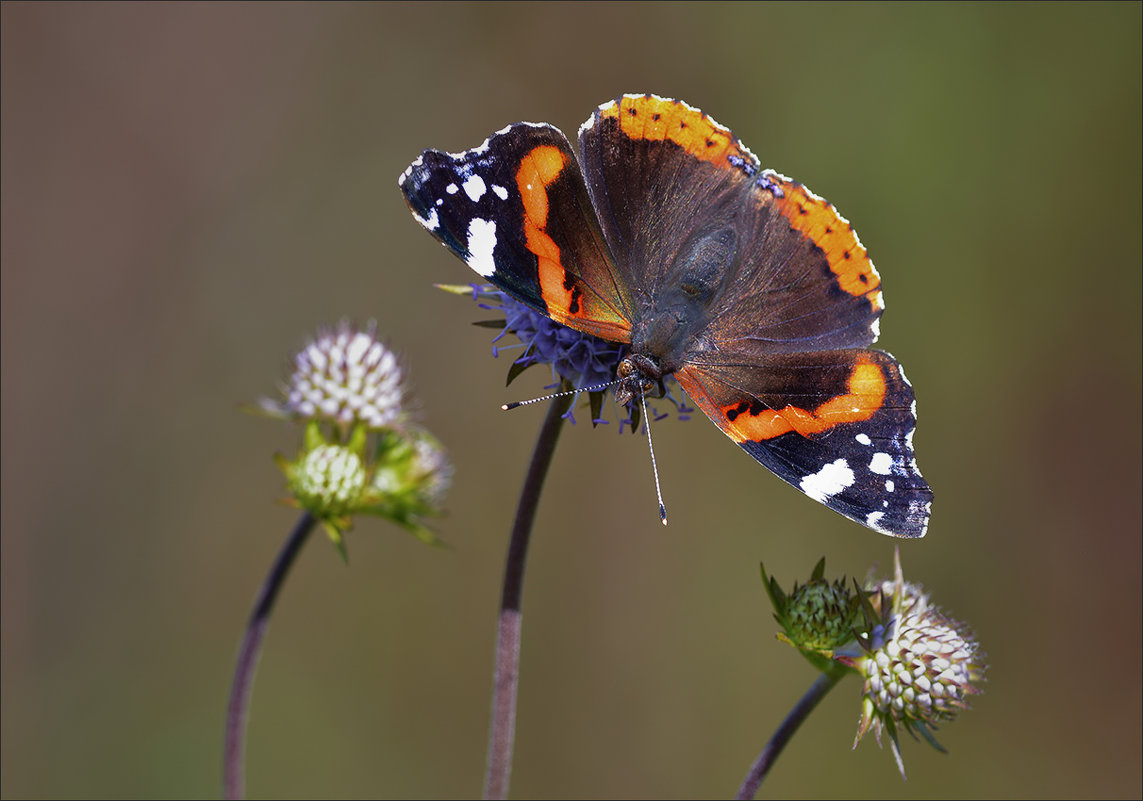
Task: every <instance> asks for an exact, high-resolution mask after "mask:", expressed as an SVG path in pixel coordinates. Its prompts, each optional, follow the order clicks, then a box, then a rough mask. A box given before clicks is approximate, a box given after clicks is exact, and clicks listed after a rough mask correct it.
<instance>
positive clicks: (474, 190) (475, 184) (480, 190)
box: [464, 175, 488, 203]
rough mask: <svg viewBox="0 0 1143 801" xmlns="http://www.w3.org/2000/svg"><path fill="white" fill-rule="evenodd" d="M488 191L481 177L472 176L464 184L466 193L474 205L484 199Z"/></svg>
mask: <svg viewBox="0 0 1143 801" xmlns="http://www.w3.org/2000/svg"><path fill="white" fill-rule="evenodd" d="M487 191H488V186H487V185H486V184H485V183H484V179H483V178H481V177H480V176H479V175H470V176H469V177H468V180H467V181H465V182H464V193H465V194H466V195H468V197H469V198H470V199H471V200H472V202H473V203H475V202H476V201H478V200H480V199H481V198H482V197H484V193H485V192H487Z"/></svg>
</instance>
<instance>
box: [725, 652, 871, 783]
mask: <svg viewBox="0 0 1143 801" xmlns="http://www.w3.org/2000/svg"><path fill="white" fill-rule="evenodd" d="M847 672H848V670H847V669H846V668H843V667H841V666H836V667H835V668H834V669H832V670H830V671H829V672H828V673H822V674H820V675H819V676H818V678H817V681H815V682H814V683H813V684H812V685H811V686H810V689H809V690H807V691H806V694H805V695H803V696H802V698H801V700H800V701H798V703H797V704H796V705H795V706H794V708H793V709H791V710H790V714H788V715H786V719H785V720H783V721H782V724H781V725H780V726H778V728H777V729H776V730H775V731H774V734H773V736H772V737H771V738H770V742H768V743H766V747H765V748H763V749H762V753H760V754H759V755H758V758H757V759H756V760H754V764H753V765H751V766H750V772H749V773H747V774H746V779H745V781H743V782H742V786H741V787H740V788H738V794H737V795H736V796H734V797H735V798H736V799H739V800H740V801H747V800H748V799H751V798H753V797H754V796H755V794H756V793H757V792H758V788H759V787H760V786H761V785H762V780H763V779H765V778H766V774H767V773H769V772H770V768H771V767H773V765H774V761H775V760H777V759H778V755H779V754H780V753H782V749H783V748H785V747H786V743H788V742H790V739H791V738H792V737H793V736H794V732H796V731H797V730H798V727H799V726H801V725H802V722H803V721H804V720H805V719H806V718H808V717H809V716H810V713H811V712H813V711H814V707H816V706H817V705H818V703H819V702H820V701H821V700H822V699H823V698H825V695H826V693H828V692H829V691H830V690H832V689H833V686H834V685H835V684H837V683H838V681H840V680H841V677H842V676H844V675H845V674H846V673H847Z"/></svg>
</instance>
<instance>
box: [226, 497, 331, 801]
mask: <svg viewBox="0 0 1143 801" xmlns="http://www.w3.org/2000/svg"><path fill="white" fill-rule="evenodd" d="M315 522H316V521H315V520H314V518H313V516H312V515H311V514H310V513H309V512H305V513H303V514H302V516H301V517H300V518H299V519H298V522H297V523H296V524H295V525H294V530H293V532H292V533H291V534H290V538H289V539H288V540H286V544H285V545H284V546H283V547H282V550H281V552H280V553H279V554H278V558H277V560H276V561H275V562H274V566H273V568H271V569H270V574H269V575H268V576H266V581H265V583H263V584H262V590H261V592H260V593H259V594H258V600H257V601H256V602H255V604H254V611H253V612H252V613H251V615H250V621H249V622H248V623H247V624H246V633H245V634H244V635H243V637H242V645H241V646H240V647H239V649H238V665H237V667H235V669H234V681H233V683H232V684H231V685H230V703H229V705H228V706H227V709H226V742H225V745H224V746H223V752H222V763H223V764H222V777H223V778H222V786H223V794H224V796H225V797H226V798H242V797H244V795H245V788H244V784H245V781H244V774H245V751H246V721H247V718H248V717H249V713H250V694H251V692H252V691H253V689H254V671H255V669H256V668H257V667H258V656H259V655H260V654H261V652H262V638H263V637H265V635H266V629H267V628H268V627H269V625H270V610H271V609H273V607H274V600H275V599H276V598H277V597H278V590H279V589H281V587H282V583H283V582H284V581H285V580H286V575H287V574H288V573H289V572H290V567H291V565H293V563H294V559H295V558H296V557H297V555H298V552H299V551H300V550H301V549H302V546H303V545H304V544H305V542H306V539H307V538H308V537H309V534H310V532H311V531H312V530H313V527H314V523H315Z"/></svg>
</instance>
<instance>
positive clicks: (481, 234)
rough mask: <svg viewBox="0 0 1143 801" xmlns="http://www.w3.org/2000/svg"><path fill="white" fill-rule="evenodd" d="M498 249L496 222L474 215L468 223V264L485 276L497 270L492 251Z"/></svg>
mask: <svg viewBox="0 0 1143 801" xmlns="http://www.w3.org/2000/svg"><path fill="white" fill-rule="evenodd" d="M495 249H496V222H495V221H493V220H482V219H480V218H479V217H473V218H472V222H470V223H469V224H468V258H467V259H465V261H467V262H468V266H469V267H471V268H472V269H474V270H476V272H478V273H480V274H481V275H483V276H484V277H485V278H488V277H489V276H491V275H492V274H493V273H494V272H496V262H495V261H493V259H492V251H493V250H495Z"/></svg>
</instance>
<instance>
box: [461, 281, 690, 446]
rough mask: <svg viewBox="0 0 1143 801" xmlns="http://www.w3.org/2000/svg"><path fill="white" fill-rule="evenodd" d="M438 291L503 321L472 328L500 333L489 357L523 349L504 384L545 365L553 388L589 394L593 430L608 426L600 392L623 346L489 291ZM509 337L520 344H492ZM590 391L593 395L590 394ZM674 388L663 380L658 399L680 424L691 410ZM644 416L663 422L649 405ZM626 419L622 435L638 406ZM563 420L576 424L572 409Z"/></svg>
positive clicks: (632, 406)
mask: <svg viewBox="0 0 1143 801" xmlns="http://www.w3.org/2000/svg"><path fill="white" fill-rule="evenodd" d="M440 288H441V289H444V290H445V291H446V292H451V293H452V294H455V295H467V296H470V297H471V298H472V299H473V300H475V301H476V303H477V304H478V305H479V306H480V308H482V309H488V310H490V311H493V312H496V313H497V314H502V315H503V320H499V319H496V320H484V321H481V322H478V323H477V325H481V326H484V327H487V328H496V329H499V331H500V332H499V333H498V334H497V335H496V337H495V338H494V339H493V340H492V342H493V345H492V355H493V357H499V355H500V353H501V352H504V351H508V350H512V349H515V348H522V349H523V353H522V354H521V355H520V356H518V357H516V359H515V360H514V361H513V362H512V366H511V367H510V368H509V369H508V383H509V384H510V383H512V381H513V380H514V379H515V378H516V377H517V376H518V375H520V373H522V372H523V371H524V370H526V369H527V368H529V367H531V366H533V365H536V364H547V365H550V366H551V371H552V380H553V384H552V386H556V385H559V386H563V387H566V388H567V389H571V390H584V391H586V392H588V398H589V400H590V404H591V416H592V424H599V423H607V422H608V421H607V420H605V419H603V417H602V406H603V397H604V390H603V389H602V387H603V385H605V384H609V383H610V382H613V381H615V378H616V370H617V369H618V367H619V363H620V362H621V361H622V360H623V357H624V356H625V355H627V348H626V347H625V346H624V345H619V344H616V343H614V342H609V341H607V340H606V339H600V338H599V337H595V336H591V335H590V334H584V333H582V332H580V331H576V330H575V329H574V328H569V327H568V326H566V325H563V324H561V323H557V322H555V321H554V320H552V319H551V318H550V317H548V316H547V315H545V314H541V313H540V312H537V311H535V310H533V309H531V308H530V307H528V306H526V305H525V304H523V303H520V302H519V301H517V300H515V299H514V298H513V297H512V296H511V295H508V294H507V293H505V292H501V291H500V290H499V289H496V288H495V287H492V286H488V285H484V286H481V285H478V284H471V285H467V286H457V285H441V287H440ZM509 334H512V335H513V336H515V337H516V339H518V340H519V343H518V344H513V345H507V346H504V345H499V344H497V343H499V342H500V341H501V340H502V339H503V338H504V337H505V336H507V335H509ZM592 387H595V389H590V388H592ZM676 388H677V383H676V382H675V380H674V378H672V377H668V378H666V379H665V380H664V390H665V392H666V394H665V395H664V398H663V399H664V400H665V401H667V402H668V403H670V404H671V405H673V406H674V408H675V413H676V416H677V417H678V418H679V419H680V420H687V419H690V414H691V412H693V411H694V408H693V407H688V406H687V405H686V404H685V403H684V402H682V401H680V400H679V399H678V393H676V392H675V390H676ZM648 400H650V399H648ZM648 411H649V413H650V414H651V415H652V416H653V417H654V418H655V419H660V418H663V417H666V416H667V414H666V413H660V412H659V411H658V410H657V409H656V408H655V406H654V405H652V404H651V403H650V402H649V403H648ZM625 413H626V417H625V418H624V419H622V420H620V426H619V430H620V431H623V428H624V427H625V426H630V428H631V430H632V431H634V430H635V429H636V428H637V427H638V425H639V416H640V411H639V404H638V403H629V404H628V405H627V407H626V409H625ZM565 417H567V418H568V419H569V420H571V421H572V422H573V423H574V422H575V417H574V416H573V413H572V410H571V409H569V410H568V412H567V414H566V415H565Z"/></svg>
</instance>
